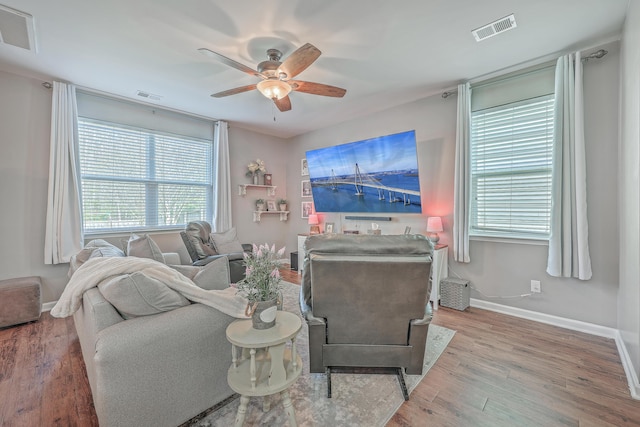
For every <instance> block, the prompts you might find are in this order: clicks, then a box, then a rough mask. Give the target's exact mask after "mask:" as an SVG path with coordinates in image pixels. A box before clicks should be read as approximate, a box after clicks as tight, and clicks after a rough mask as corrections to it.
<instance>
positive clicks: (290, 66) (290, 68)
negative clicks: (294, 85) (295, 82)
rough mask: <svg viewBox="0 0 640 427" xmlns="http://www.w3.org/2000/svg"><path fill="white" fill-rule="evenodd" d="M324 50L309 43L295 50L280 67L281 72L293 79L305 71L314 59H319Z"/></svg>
mask: <svg viewBox="0 0 640 427" xmlns="http://www.w3.org/2000/svg"><path fill="white" fill-rule="evenodd" d="M321 53H322V52H320V49H318V48H317V47H315V46H314V45H312V44H310V43H307V44H305V45H304V46H302V47H300V48H298V49H297V50H296V51H295V52H293V53H292V54H291V55H289V57H288V58H287V59H285V60H284V62H283V63H282V64H281V65H280V67H278V70H279V71H280V72H283V73H286V74H287V78H289V79H292V78H294V77H295V76H297V75H298V74H300V73H301V72H303V71H304V70H305V69H306V68H307V67H308V66H309V65H311V64H313V61H315V60H316V59H318V57H319V56H320V54H321Z"/></svg>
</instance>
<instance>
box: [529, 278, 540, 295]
mask: <svg viewBox="0 0 640 427" xmlns="http://www.w3.org/2000/svg"><path fill="white" fill-rule="evenodd" d="M531 292H534V293H539V292H542V291H541V290H540V281H539V280H532V281H531Z"/></svg>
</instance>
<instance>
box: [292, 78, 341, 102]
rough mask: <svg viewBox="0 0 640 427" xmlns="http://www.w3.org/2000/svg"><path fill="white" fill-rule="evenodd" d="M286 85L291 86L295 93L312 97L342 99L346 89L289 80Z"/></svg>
mask: <svg viewBox="0 0 640 427" xmlns="http://www.w3.org/2000/svg"><path fill="white" fill-rule="evenodd" d="M287 83H289V84H290V85H291V87H292V88H293V90H295V91H296V92H304V93H310V94H312V95H322V96H333V97H335V98H342V97H343V96H344V94H345V93H347V90H346V89H342V88H341V87H336V86H329V85H325V84H322V83H313V82H303V81H301V80H295V81H294V80H289V81H288V82H287Z"/></svg>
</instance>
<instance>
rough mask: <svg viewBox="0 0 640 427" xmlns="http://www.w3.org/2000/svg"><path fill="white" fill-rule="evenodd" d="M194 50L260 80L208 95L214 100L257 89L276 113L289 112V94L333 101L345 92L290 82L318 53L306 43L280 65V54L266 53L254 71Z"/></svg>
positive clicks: (208, 53)
mask: <svg viewBox="0 0 640 427" xmlns="http://www.w3.org/2000/svg"><path fill="white" fill-rule="evenodd" d="M198 50H199V51H200V52H201V53H203V54H205V55H207V56H209V57H211V58H215V59H217V60H218V61H220V62H222V63H223V64H226V65H228V66H230V67H233V68H235V69H237V70H240V71H242V72H245V73H247V74H250V75H252V76H256V77H258V78H260V79H262V81H260V82H258V83H257V84H252V85H247V86H242V87H237V88H234V89H229V90H225V91H222V92H218V93H214V94H213V95H211V96H213V97H214V98H222V97H225V96H229V95H236V94H238V93H242V92H248V91H250V90H254V89H258V90H259V91H260V93H262V94H263V95H264V96H266V97H267V98H269V99H271V100H273V102H274V103H275V104H276V106H277V107H278V109H279V110H280V111H289V110H291V100H290V99H289V93H290V92H291V91H296V92H304V93H309V94H312V95H323V96H332V97H336V98H342V97H343V96H344V94H345V93H347V91H346V90H345V89H342V88H339V87H335V86H329V85H325V84H322V83H313V82H305V81H302V80H292V79H293V78H294V77H295V76H297V75H298V74H300V73H301V72H302V71H304V70H306V69H307V67H308V66H309V65H311V64H313V62H314V61H315V60H316V59H318V57H319V56H320V54H321V53H322V52H320V50H319V49H318V48H317V47H315V46H313V45H312V44H310V43H306V44H305V45H304V46H302V47H300V48H298V49H297V50H296V51H295V52H293V53H292V54H291V55H289V56H288V57H287V58H286V59H285V60H284V62H280V58H282V52H280V51H279V50H278V49H268V50H267V58H268V59H267V60H266V61H262V62H261V63H259V64H258V67H257V68H256V69H255V70H254V69H252V68H250V67H247V66H246V65H243V64H241V63H239V62H237V61H234V60H233V59H230V58H227V57H226V56H223V55H221V54H219V53H217V52H214V51H212V50H209V49H206V48H200V49H198Z"/></svg>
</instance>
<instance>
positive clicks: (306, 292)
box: [300, 234, 433, 400]
mask: <svg viewBox="0 0 640 427" xmlns="http://www.w3.org/2000/svg"><path fill="white" fill-rule="evenodd" d="M305 252H306V257H305V261H304V272H303V276H302V286H301V289H300V308H301V311H302V314H303V316H304V318H305V319H306V321H307V323H308V326H309V365H310V371H311V372H326V374H327V383H328V384H327V385H328V390H327V395H328V397H331V371H332V369H333V370H334V372H335V371H336V369H337V370H338V371H342V370H344V369H345V368H368V370H367V371H365V372H376V373H377V372H379V371H380V370H381V369H379V368H383V369H382V370H383V371H386V372H387V373H396V374H397V375H398V380H399V381H400V386H401V388H402V392H403V395H404V398H405V400H408V399H409V395H408V393H407V389H406V386H405V383H404V374H403V370H406V373H407V374H421V373H422V367H423V363H424V360H423V359H424V350H425V344H426V341H427V332H428V328H429V323H430V322H431V317H432V315H431V307H430V305H429V294H430V291H431V289H430V288H431V285H430V282H429V274H430V272H431V261H432V254H433V245H432V243H431V242H430V241H429V240H428V239H426V238H425V237H424V236H421V235H399V236H395V235H394V236H391V235H383V236H379V235H378V236H376V235H341V234H334V235H314V236H310V237H309V238H308V239H307V240H306V243H305ZM374 368H375V369H374Z"/></svg>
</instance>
